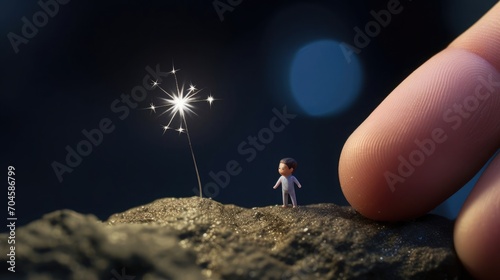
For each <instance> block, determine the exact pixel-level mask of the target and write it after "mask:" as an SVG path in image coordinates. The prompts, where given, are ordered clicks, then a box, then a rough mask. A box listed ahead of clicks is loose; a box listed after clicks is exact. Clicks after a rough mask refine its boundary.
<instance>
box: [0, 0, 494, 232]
mask: <svg viewBox="0 0 500 280" xmlns="http://www.w3.org/2000/svg"><path fill="white" fill-rule="evenodd" d="M221 2H226V1H222V0H221ZM234 2H237V1H233V3H234ZM256 2H258V3H256ZM388 2H389V1H349V2H347V1H326V0H325V1H321V0H317V1H298V0H287V1H242V2H241V4H239V5H237V6H236V7H234V9H233V10H232V11H231V12H229V11H228V12H225V13H224V14H223V16H224V21H221V20H220V18H219V16H218V14H217V12H216V10H215V9H214V6H213V1H199V0H198V1H195V0H190V1H188V0H184V1H154V0H151V1H76V0H73V1H70V2H69V3H67V4H65V5H60V7H59V11H58V12H57V14H56V15H55V16H54V17H50V18H49V19H48V22H47V24H46V25H45V26H43V27H41V28H39V30H38V33H37V34H36V36H34V37H33V38H31V39H29V42H28V43H27V44H21V45H19V52H18V53H17V54H16V53H15V51H14V49H13V47H12V45H11V43H10V42H9V39H8V34H9V32H13V33H16V34H18V35H21V29H22V26H23V22H22V20H21V19H22V18H23V17H26V18H28V19H29V20H32V17H33V15H34V14H35V13H36V12H38V11H40V10H41V8H40V6H39V4H37V2H36V1H25V2H23V3H18V2H15V3H14V2H11V3H7V2H6V1H3V2H2V3H1V4H0V13H1V15H0V21H1V25H0V26H1V29H0V31H1V34H2V36H3V37H2V39H1V40H0V44H1V49H0V55H1V66H0V67H1V76H0V85H1V89H0V94H1V100H2V101H1V110H0V112H1V113H0V114H1V116H2V127H3V130H2V139H3V140H2V155H1V160H2V166H3V168H4V169H5V174H6V172H7V170H6V169H7V166H8V165H12V166H15V168H16V180H17V181H16V183H17V185H16V187H17V188H16V203H17V204H16V209H17V216H18V218H19V219H20V221H19V222H20V223H22V224H24V223H27V222H29V221H31V220H34V219H36V218H39V217H40V216H41V215H43V214H45V213H48V212H51V211H54V210H57V209H61V208H70V209H73V210H76V211H79V212H83V213H93V214H95V215H97V216H98V217H99V218H101V219H105V218H107V217H108V216H109V215H110V214H112V213H116V212H119V211H124V210H126V209H128V208H131V207H134V206H138V205H141V204H145V203H148V202H150V201H152V200H154V199H157V198H163V197H189V196H193V195H195V194H194V192H193V191H192V189H193V188H197V180H196V175H195V172H194V167H193V163H192V160H191V155H190V151H189V146H188V144H187V139H186V135H185V134H183V135H180V136H179V135H178V134H177V133H175V132H171V131H170V132H168V133H166V134H164V135H162V128H161V124H163V123H164V122H165V120H166V119H167V118H165V117H162V118H158V117H157V116H155V115H152V114H151V113H150V112H149V111H147V110H142V108H145V107H147V106H149V103H150V102H153V101H155V102H156V101H157V98H158V97H161V96H162V95H161V92H160V91H158V90H154V91H148V96H147V98H146V99H145V100H144V101H143V102H140V103H139V104H138V108H137V109H131V111H130V114H129V115H128V116H127V117H126V118H124V119H123V120H121V119H120V118H119V117H120V115H121V113H116V112H113V110H112V108H111V104H112V103H113V102H114V101H115V100H117V99H118V100H120V96H121V95H122V94H130V93H131V90H132V88H133V87H134V86H137V85H141V84H142V79H143V77H144V76H145V75H146V74H147V71H145V67H146V66H150V67H152V68H155V66H156V65H159V67H160V69H161V70H162V71H169V70H170V69H171V67H172V63H175V66H176V68H179V69H181V71H180V72H179V73H178V78H179V79H180V80H181V81H185V82H187V83H189V82H193V83H194V84H196V85H197V87H199V88H203V89H204V91H203V92H202V93H201V94H200V96H202V97H203V96H206V95H207V94H209V93H211V94H213V95H214V96H215V97H216V98H217V99H219V100H217V101H216V102H215V103H214V104H213V105H212V107H211V108H210V107H209V106H208V105H207V104H203V103H199V104H197V105H196V106H197V108H196V112H197V114H198V115H197V116H194V115H192V116H189V117H188V118H187V121H188V124H189V128H190V135H191V138H192V141H193V148H194V151H195V154H196V157H197V161H198V167H199V170H200V176H201V180H202V182H203V184H204V185H205V184H207V183H209V182H210V181H212V179H211V177H210V176H209V173H210V172H211V171H212V172H214V173H217V172H219V171H221V170H224V169H225V168H226V164H227V163H228V162H230V161H232V160H234V161H237V162H238V163H239V164H240V166H241V173H240V174H238V175H237V176H231V177H230V182H228V185H227V187H225V188H220V190H219V193H218V194H217V195H216V196H215V197H214V198H213V199H215V200H217V201H220V202H222V203H226V204H236V205H240V206H245V207H254V206H265V205H271V204H279V203H281V192H280V191H278V190H273V189H272V188H271V187H272V186H273V185H274V183H275V182H276V180H277V178H278V177H279V174H278V172H277V166H278V162H279V159H280V158H282V157H286V156H291V157H294V158H296V159H297V160H298V162H299V166H298V168H297V170H296V173H295V175H296V177H297V178H298V179H299V180H300V181H301V183H302V184H303V189H301V190H298V191H297V198H298V200H299V204H311V203H321V202H334V203H337V204H342V205H347V202H346V200H345V199H344V197H343V195H342V192H341V189H340V186H339V181H338V176H337V168H338V158H339V155H340V152H341V149H342V146H343V143H344V142H345V140H346V139H347V137H348V136H349V135H350V133H351V132H352V131H353V130H354V129H355V128H356V127H357V126H358V125H359V124H360V123H361V122H362V121H363V120H364V119H365V118H366V117H367V116H368V114H369V113H370V112H371V111H372V110H373V109H374V108H375V107H376V106H377V104H378V103H380V101H382V100H383V98H384V97H385V96H386V95H387V94H388V93H390V92H391V90H392V89H393V88H394V87H395V86H397V85H398V84H399V83H400V82H401V81H402V80H403V79H404V78H405V77H406V76H407V75H408V74H410V73H411V72H412V71H413V70H414V69H415V68H416V67H418V66H419V65H420V64H421V63H423V62H424V61H426V60H427V59H428V58H430V57H431V56H432V55H433V54H435V53H436V52H438V51H440V50H441V49H443V48H444V47H446V45H447V44H449V43H450V42H451V41H452V40H453V38H455V37H456V36H457V35H459V34H460V33H461V32H462V31H464V30H465V29H466V28H467V27H468V26H470V25H471V24H472V23H473V22H474V21H475V20H477V19H478V18H479V17H480V16H481V15H482V14H483V13H484V12H485V11H486V10H487V9H488V8H490V7H491V6H492V5H493V4H494V3H495V1H476V2H474V3H472V2H469V1H409V0H408V1H403V0H402V1H401V5H403V6H404V11H403V12H401V13H400V14H398V15H395V16H393V18H392V19H391V22H390V24H389V25H388V26H387V27H384V28H382V29H381V31H380V33H379V34H378V35H377V36H375V37H374V38H372V40H371V42H370V44H369V45H368V46H366V47H365V48H363V49H362V51H361V52H360V53H359V55H357V59H358V60H359V61H360V63H361V65H362V76H361V78H360V79H361V80H360V83H361V86H360V88H361V90H360V92H359V96H358V97H357V99H356V100H355V101H354V102H353V103H352V104H351V105H350V106H349V107H347V108H345V110H344V111H342V112H341V113H337V114H332V115H327V116H320V117H313V116H310V115H308V114H307V113H306V112H304V111H303V110H301V107H300V105H299V104H296V102H295V101H294V100H293V97H292V95H291V93H290V86H289V80H288V74H289V72H290V67H291V64H292V60H293V57H294V54H295V53H296V52H297V51H298V50H299V49H300V48H301V47H303V46H304V45H306V44H308V43H310V42H314V41H316V40H321V39H331V40H336V41H337V42H345V43H349V44H353V38H354V35H355V33H354V31H353V28H354V27H356V26H358V27H361V28H363V27H364V26H365V24H366V23H367V22H369V21H371V20H373V18H372V17H371V15H370V11H371V10H375V11H379V10H381V9H385V8H386V6H387V3H388ZM162 85H163V86H165V87H167V88H168V87H171V85H172V80H169V79H168V78H165V80H164V81H163V84H162ZM284 106H287V109H288V112H289V113H292V114H296V115H297V117H296V118H295V119H293V120H291V121H290V124H288V125H287V126H286V128H285V129H284V130H283V131H282V132H279V133H275V134H274V135H273V137H272V140H271V141H269V143H268V144H266V145H265V148H264V149H263V150H262V151H258V153H257V154H256V156H255V158H254V159H253V160H251V161H250V162H247V161H246V159H247V158H248V156H249V155H248V154H242V153H241V152H238V146H239V145H240V144H241V143H242V142H244V141H248V139H247V138H248V137H249V136H256V135H257V134H258V133H259V131H261V130H262V129H263V128H266V127H269V121H270V120H271V119H272V118H273V116H274V114H273V112H272V110H273V108H276V109H277V110H280V111H281V110H282V108H283V107H284ZM103 118H109V119H110V120H111V121H112V123H113V125H114V127H115V128H114V131H113V132H111V133H109V134H105V135H104V138H103V140H102V143H101V144H100V145H99V146H98V147H94V148H93V151H92V152H91V153H90V155H88V156H87V157H84V158H83V160H82V162H81V163H80V164H79V165H78V166H77V167H75V168H74V170H73V172H72V173H65V174H64V175H63V181H62V182H59V180H58V178H57V176H56V175H55V172H54V170H53V168H52V166H51V164H52V163H53V162H54V161H58V162H60V163H65V156H66V153H67V151H66V150H65V147H66V146H68V145H69V146H70V147H73V148H75V147H76V146H77V144H78V143H79V142H80V141H82V140H84V139H85V138H84V136H83V134H82V132H81V131H82V130H83V129H86V130H91V129H95V128H97V127H98V125H99V122H100V121H101V120H102V119H103ZM5 176H6V175H5ZM464 193H465V192H464ZM464 195H465V194H462V196H461V198H457V199H456V202H454V204H453V205H452V206H446V207H441V208H440V210H439V211H440V213H441V214H444V215H448V216H449V217H454V215H456V211H457V209H458V208H459V204H460V203H461V200H463V197H464ZM450 207H451V208H450Z"/></svg>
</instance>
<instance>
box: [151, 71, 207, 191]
mask: <svg viewBox="0 0 500 280" xmlns="http://www.w3.org/2000/svg"><path fill="white" fill-rule="evenodd" d="M178 71H179V69H175V67H172V71H170V72H169V73H170V74H172V75H173V76H174V80H175V87H174V89H173V91H167V90H165V89H164V88H163V87H161V86H160V83H158V81H152V83H151V84H152V87H153V88H158V89H160V90H161V91H162V92H163V93H164V94H166V95H167V97H168V98H160V101H161V102H160V104H159V105H155V104H153V103H151V104H150V106H149V107H148V108H147V109H149V110H151V112H152V113H156V110H159V111H161V112H160V116H162V115H165V114H169V116H170V118H169V121H168V123H167V124H166V125H163V134H165V133H166V132H167V131H168V130H175V131H177V132H179V134H182V133H185V134H186V135H187V138H188V143H189V148H190V149H191V156H192V158H193V163H194V167H195V170H196V176H197V179H198V185H199V190H200V197H202V189H201V180H200V175H199V172H198V165H197V164H196V158H195V155H194V151H193V146H192V144H191V137H190V135H189V130H188V125H187V121H186V115H189V114H193V115H197V114H196V113H195V111H194V109H195V106H194V104H193V103H197V102H207V103H208V104H209V105H210V107H212V103H213V102H214V101H216V99H215V98H214V97H213V96H212V95H208V97H207V98H206V99H200V98H199V97H198V94H199V93H200V92H201V91H202V90H201V89H197V88H196V86H195V85H193V84H190V85H189V87H188V88H185V86H184V84H182V85H180V86H179V82H178V79H177V72H178ZM176 119H178V120H179V121H178V126H177V128H174V127H172V126H173V124H172V123H173V122H175V120H176Z"/></svg>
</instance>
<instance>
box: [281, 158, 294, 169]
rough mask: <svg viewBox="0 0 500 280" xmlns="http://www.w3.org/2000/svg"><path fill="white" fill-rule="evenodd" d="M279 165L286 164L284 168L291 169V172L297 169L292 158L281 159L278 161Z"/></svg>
mask: <svg viewBox="0 0 500 280" xmlns="http://www.w3.org/2000/svg"><path fill="white" fill-rule="evenodd" d="M280 163H284V164H286V166H288V168H290V169H291V168H293V171H295V169H297V161H296V160H294V159H293V158H289V157H287V158H284V159H281V160H280Z"/></svg>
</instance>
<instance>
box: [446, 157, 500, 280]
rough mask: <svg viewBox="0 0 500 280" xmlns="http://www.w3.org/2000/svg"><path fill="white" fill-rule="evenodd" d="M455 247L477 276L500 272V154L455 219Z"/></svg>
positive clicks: (484, 277) (492, 274)
mask: <svg viewBox="0 0 500 280" xmlns="http://www.w3.org/2000/svg"><path fill="white" fill-rule="evenodd" d="M454 239H455V248H456V250H457V253H458V256H459V257H460V259H461V260H462V262H463V263H464V265H465V266H466V268H467V270H469V272H470V273H471V274H472V275H473V276H474V277H476V278H477V279H498V276H499V275H500V155H499V156H497V157H496V158H495V159H494V160H493V162H492V163H491V164H490V165H489V166H488V169H487V170H486V171H485V172H484V173H483V174H482V176H481V178H480V179H479V181H478V183H477V185H476V186H475V187H474V189H473V190H472V192H471V193H470V195H469V197H467V200H466V201H465V204H464V206H463V208H462V210H461V211H460V214H459V216H458V218H457V221H456V223H455V232H454Z"/></svg>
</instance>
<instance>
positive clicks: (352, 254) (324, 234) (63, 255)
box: [0, 197, 469, 280]
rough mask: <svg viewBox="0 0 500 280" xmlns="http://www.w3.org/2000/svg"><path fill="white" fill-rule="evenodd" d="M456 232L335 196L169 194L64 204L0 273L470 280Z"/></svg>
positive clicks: (436, 220)
mask: <svg viewBox="0 0 500 280" xmlns="http://www.w3.org/2000/svg"><path fill="white" fill-rule="evenodd" d="M452 233H453V222H452V221H450V220H447V219H445V218H442V217H439V216H434V215H427V216H425V217H422V218H420V219H416V220H414V221H410V222H404V223H396V224H388V223H378V222H374V221H371V220H368V219H365V218H363V217H362V216H360V215H359V214H358V213H356V212H355V211H354V210H353V209H352V208H351V207H341V206H336V205H333V204H316V205H307V206H301V207H299V208H296V209H294V208H282V207H280V206H269V207H261V208H252V209H246V208H241V207H238V206H235V205H223V204H220V203H218V202H216V201H213V200H210V199H200V198H197V197H193V198H165V199H159V200H156V201H154V202H152V203H150V204H147V205H144V206H140V207H136V208H133V209H130V210H128V211H125V212H123V213H119V214H114V215H112V216H111V217H109V219H108V220H107V221H106V222H101V221H98V220H97V219H96V218H95V217H94V216H91V215H87V216H85V215H81V214H78V213H76V212H72V211H69V210H63V211H57V212H53V213H51V214H48V215H46V216H44V217H43V218H42V219H40V220H37V221H34V222H32V223H30V224H29V225H27V226H24V227H21V228H19V229H17V235H16V238H17V242H18V243H19V244H18V245H17V246H16V248H17V251H16V256H17V259H16V262H17V264H18V267H16V270H17V272H16V273H11V272H8V271H7V270H6V269H5V270H3V271H2V272H0V277H2V279H116V280H121V279H128V280H132V279H374V278H375V279H409V278H411V279H468V278H469V276H468V275H467V274H466V272H465V270H464V269H463V267H462V266H461V264H460V263H459V261H458V258H457V256H456V253H455V251H454V249H453V238H452ZM6 239H7V235H6V234H2V235H1V236H0V242H1V246H2V252H5V251H6V248H4V247H5V246H6V244H7V241H6ZM0 260H1V261H2V262H4V263H5V261H7V259H6V255H5V254H3V255H2V256H0ZM125 276H127V277H128V278H126V277H125ZM6 277H9V278H6ZM16 277H17V278H16Z"/></svg>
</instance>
